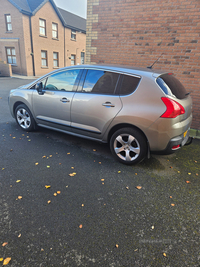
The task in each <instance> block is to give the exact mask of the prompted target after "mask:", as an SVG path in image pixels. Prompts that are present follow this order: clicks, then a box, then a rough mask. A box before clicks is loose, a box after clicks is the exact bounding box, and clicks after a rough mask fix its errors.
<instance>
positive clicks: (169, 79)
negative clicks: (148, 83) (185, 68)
mask: <svg viewBox="0 0 200 267" xmlns="http://www.w3.org/2000/svg"><path fill="white" fill-rule="evenodd" d="M156 82H157V84H158V85H159V86H160V88H161V89H162V90H163V92H164V93H165V94H166V95H171V96H175V97H176V98H178V99H184V98H186V97H187V95H188V94H187V91H186V89H185V87H184V86H183V85H182V83H181V82H180V81H179V80H178V79H176V78H175V77H174V76H173V75H171V74H163V75H161V76H160V77H159V78H157V80H156Z"/></svg>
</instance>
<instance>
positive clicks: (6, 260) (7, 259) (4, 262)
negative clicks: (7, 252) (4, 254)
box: [3, 258, 11, 265]
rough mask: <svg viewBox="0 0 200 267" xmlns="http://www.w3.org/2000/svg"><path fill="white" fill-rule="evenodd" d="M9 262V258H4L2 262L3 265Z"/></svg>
mask: <svg viewBox="0 0 200 267" xmlns="http://www.w3.org/2000/svg"><path fill="white" fill-rule="evenodd" d="M10 261H11V258H6V259H5V260H4V261H3V265H7V264H8V263H9V262H10Z"/></svg>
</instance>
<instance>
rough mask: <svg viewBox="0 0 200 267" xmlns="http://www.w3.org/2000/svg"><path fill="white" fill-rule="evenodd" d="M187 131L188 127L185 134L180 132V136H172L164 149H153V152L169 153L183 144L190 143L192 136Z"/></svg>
mask: <svg viewBox="0 0 200 267" xmlns="http://www.w3.org/2000/svg"><path fill="white" fill-rule="evenodd" d="M189 133H190V131H189V129H188V131H187V133H186V134H182V135H180V136H176V137H174V138H172V139H171V140H170V141H169V143H168V145H167V147H166V148H165V149H164V150H162V151H157V152H156V151H154V153H157V154H163V155H166V154H171V153H174V152H175V151H177V150H178V149H180V148H181V147H183V146H184V145H190V144H191V143H192V140H193V137H190V136H189Z"/></svg>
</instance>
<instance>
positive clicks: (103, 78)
mask: <svg viewBox="0 0 200 267" xmlns="http://www.w3.org/2000/svg"><path fill="white" fill-rule="evenodd" d="M118 79H119V74H117V73H112V72H107V71H102V70H93V69H88V70H87V73H86V77H85V81H84V84H83V87H82V88H81V90H80V91H79V90H78V91H77V92H76V93H75V95H74V98H73V102H72V106H71V126H72V127H73V128H74V129H77V131H78V132H79V133H80V134H81V131H83V132H82V133H83V134H84V135H88V136H90V137H91V136H93V137H95V138H99V139H100V138H101V137H102V135H103V134H104V133H105V131H106V129H107V128H108V126H109V124H110V123H111V122H112V120H113V119H114V117H115V116H116V115H117V113H118V112H119V111H120V110H121V108H122V103H121V100H120V97H119V96H118V95H115V90H116V87H117V83H118Z"/></svg>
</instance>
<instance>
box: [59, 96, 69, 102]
mask: <svg viewBox="0 0 200 267" xmlns="http://www.w3.org/2000/svg"><path fill="white" fill-rule="evenodd" d="M60 101H61V102H63V103H67V102H70V100H69V99H67V98H66V97H63V98H61V99H60Z"/></svg>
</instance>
